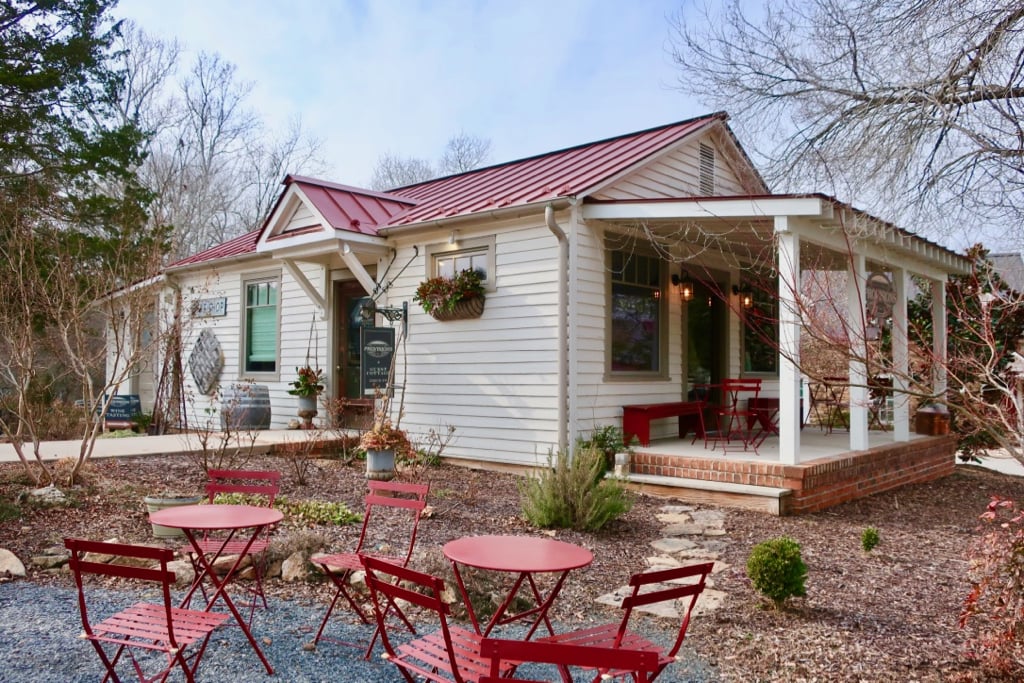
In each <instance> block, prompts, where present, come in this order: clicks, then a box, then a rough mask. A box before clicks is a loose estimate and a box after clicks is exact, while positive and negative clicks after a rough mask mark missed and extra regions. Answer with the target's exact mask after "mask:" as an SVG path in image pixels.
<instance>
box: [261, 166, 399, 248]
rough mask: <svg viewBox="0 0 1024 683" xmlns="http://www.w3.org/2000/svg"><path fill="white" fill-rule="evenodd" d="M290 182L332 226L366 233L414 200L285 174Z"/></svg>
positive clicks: (382, 223) (373, 233)
mask: <svg viewBox="0 0 1024 683" xmlns="http://www.w3.org/2000/svg"><path fill="white" fill-rule="evenodd" d="M293 183H294V184H295V185H296V186H298V187H299V188H300V189H301V190H302V193H303V194H304V195H305V196H306V197H307V198H309V201H310V202H311V203H312V204H313V206H315V207H316V209H317V211H319V212H320V213H321V215H323V217H324V218H325V219H327V222H328V223H330V224H331V227H333V228H336V229H338V230H352V231H355V232H361V233H364V234H367V235H376V234H377V230H376V228H378V227H380V226H383V225H387V223H388V222H389V221H390V220H391V219H392V218H393V217H394V216H396V215H398V214H400V213H402V212H403V211H405V210H407V209H409V208H410V207H412V206H415V204H416V201H415V200H413V199H409V198H407V197H399V196H396V195H392V194H385V193H382V192H373V191H372V190H364V189H362V188H358V187H349V186H348V185H338V184H336V183H328V182H324V181H322V180H316V179H315V178H304V177H302V176H288V177H287V178H285V179H284V184H285V185H286V186H287V185H290V184H293ZM282 195H283V193H282ZM271 213H273V212H271Z"/></svg>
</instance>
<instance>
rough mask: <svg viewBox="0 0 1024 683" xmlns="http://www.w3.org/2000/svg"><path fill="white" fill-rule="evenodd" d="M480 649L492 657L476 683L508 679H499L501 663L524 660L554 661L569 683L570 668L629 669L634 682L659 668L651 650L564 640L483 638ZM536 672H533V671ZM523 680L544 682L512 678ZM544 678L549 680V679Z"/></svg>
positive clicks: (535, 681)
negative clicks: (572, 643) (599, 645)
mask: <svg viewBox="0 0 1024 683" xmlns="http://www.w3.org/2000/svg"><path fill="white" fill-rule="evenodd" d="M480 651H481V653H482V654H483V656H485V657H490V658H491V669H490V672H489V673H488V675H486V676H484V677H483V678H481V679H480V681H479V683H500V682H501V681H507V680H510V679H509V678H508V677H505V678H502V677H500V676H499V673H500V672H501V670H502V667H501V663H502V662H508V663H510V664H516V665H517V667H516V668H517V669H518V667H519V666H521V665H522V664H524V663H526V662H535V663H541V664H553V665H555V666H557V667H558V669H559V672H560V673H561V675H562V679H563V680H564V681H566V683H571V681H572V678H571V677H570V676H569V667H578V668H585V669H595V668H596V669H597V671H598V676H599V677H601V676H603V675H604V672H607V671H612V670H614V671H616V672H628V674H629V675H630V676H632V678H633V680H634V681H635V682H636V683H648V681H650V680H652V678H651V676H653V675H654V674H655V673H656V672H657V671H658V668H659V664H658V653H657V652H654V651H653V650H627V649H625V648H621V647H592V646H588V645H569V644H566V643H543V642H539V641H536V640H501V639H497V638H484V640H483V642H482V643H481V645H480ZM533 675H535V674H533ZM514 680H517V681H523V682H524V683H545V681H543V680H540V679H531V678H520V677H518V676H516V677H514ZM545 680H548V681H549V680H551V679H550V678H548V679H545Z"/></svg>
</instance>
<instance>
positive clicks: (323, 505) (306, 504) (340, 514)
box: [274, 498, 362, 526]
mask: <svg viewBox="0 0 1024 683" xmlns="http://www.w3.org/2000/svg"><path fill="white" fill-rule="evenodd" d="M274 507H276V508H278V509H279V510H281V511H282V512H284V513H285V514H286V515H288V516H290V517H295V518H299V519H302V520H304V521H305V522H308V523H310V524H334V525H337V526H345V525H346V524H352V523H353V522H358V521H360V520H362V517H361V516H360V515H359V514H357V513H355V512H352V511H351V510H350V509H349V508H348V506H347V505H345V504H344V503H332V502H329V501H326V500H299V501H295V502H292V501H289V500H285V499H283V498H278V499H277V500H276V501H275V503H274Z"/></svg>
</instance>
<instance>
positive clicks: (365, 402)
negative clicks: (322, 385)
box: [333, 281, 373, 427]
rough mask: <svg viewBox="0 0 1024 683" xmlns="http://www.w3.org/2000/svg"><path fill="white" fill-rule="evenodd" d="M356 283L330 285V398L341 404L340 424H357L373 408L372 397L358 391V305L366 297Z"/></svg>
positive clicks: (360, 323) (360, 320)
mask: <svg viewBox="0 0 1024 683" xmlns="http://www.w3.org/2000/svg"><path fill="white" fill-rule="evenodd" d="M367 298H368V297H367V296H366V292H365V291H363V288H362V286H360V285H359V283H358V282H354V281H346V282H336V283H335V284H334V321H335V329H334V383H333V386H334V398H336V399H338V403H339V404H340V406H341V407H342V411H341V412H342V414H341V415H338V416H336V417H337V418H338V419H340V420H341V422H342V423H343V425H344V426H350V427H359V426H361V425H362V423H363V422H364V421H365V419H366V417H367V415H368V413H369V412H371V411H372V409H373V399H367V398H365V397H364V396H363V395H362V394H361V393H360V391H359V373H360V370H361V366H360V355H359V349H360V346H359V334H360V331H361V329H362V325H363V319H362V317H361V316H360V315H359V311H360V308H361V307H362V304H363V302H364V301H366V300H367Z"/></svg>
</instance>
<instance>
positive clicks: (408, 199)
mask: <svg viewBox="0 0 1024 683" xmlns="http://www.w3.org/2000/svg"><path fill="white" fill-rule="evenodd" d="M726 118H727V116H726V114H725V113H723V112H718V113H715V114H710V115H708V116H702V117H699V118H695V119H689V120H687V121H680V122H679V123H672V124H668V125H665V126H659V127H657V128H649V129H647V130H642V131H639V132H636V133H629V134H627V135H620V136H618V137H614V138H608V139H606V140H600V141H598V142H591V143H587V144H584V145H578V146H576V147H569V148H566V149H562V150H558V151H555V152H548V153H547V154H540V155H537V156H533V157H528V158H526V159H520V160H518V161H510V162H507V163H504V164H498V165H496V166H489V167H487V168H481V169H477V170H474V171H468V172H466V173H460V174H458V175H452V176H446V177H444V178H437V179H435V180H428V181H426V182H423V183H418V184H416V185H409V186H406V187H401V188H397V189H394V190H391V191H390V192H373V191H372V190H364V189H362V188H357V187H350V186H348V185H339V184H337V183H330V182H326V181H323V180H316V179H315V178H306V177H303V176H291V175H289V176H287V177H286V178H285V180H284V184H285V186H286V187H287V186H288V185H292V184H295V185H296V186H298V188H299V189H301V191H302V193H303V195H304V196H305V197H307V198H308V199H309V201H310V203H312V204H313V206H315V207H316V209H317V211H319V212H320V213H321V215H323V217H324V218H325V219H326V220H327V221H328V222H329V223H330V224H331V227H332V228H335V229H338V230H349V231H354V232H360V233H363V234H368V235H376V234H377V231H378V229H380V228H386V227H398V226H403V225H411V224H414V223H418V222H421V221H431V220H437V219H440V218H446V217H450V216H459V215H468V214H472V213H475V212H478V211H488V210H493V209H498V208H505V207H509V206H516V205H524V204H531V203H535V202H541V201H544V200H547V199H555V198H558V197H566V196H573V195H578V194H580V193H582V192H584V191H586V190H589V189H592V188H595V187H597V186H600V185H601V184H603V183H605V182H607V181H609V180H610V179H612V178H614V177H615V176H616V175H618V174H619V173H622V172H623V171H625V170H627V169H629V168H631V167H632V166H634V165H636V164H638V163H640V162H642V161H644V160H645V159H648V158H649V157H651V156H653V155H656V154H658V153H659V152H661V151H662V150H664V149H665V148H666V147H669V146H671V145H673V144H675V143H677V142H679V141H680V140H682V139H683V138H685V137H686V136H688V135H691V134H692V133H694V132H695V131H697V130H698V129H700V128H702V127H704V126H707V125H708V124H711V123H713V122H715V121H724V120H725V119H726ZM286 192H287V189H286V190H285V191H284V192H282V193H281V195H280V196H279V197H278V199H277V203H276V204H275V205H274V208H273V209H272V210H271V212H270V213H271V215H273V214H274V212H275V211H276V210H277V208H278V207H279V206H280V204H281V201H282V200H283V199H284V196H285V194H286ZM268 221H269V217H268ZM268 228H269V225H268V224H267V223H265V224H264V226H263V228H262V229H261V230H257V231H254V232H250V233H247V234H245V235H242V236H241V237H236V238H235V239H233V240H230V241H228V242H225V243H223V244H220V245H218V246H216V247H213V248H211V249H207V250H206V251H203V252H200V253H198V254H194V255H192V256H189V257H188V258H185V259H182V260H181V261H178V262H176V263H174V264H172V266H174V267H177V266H184V265H190V264H195V263H201V262H204V261H212V260H215V259H220V258H227V257H230V256H238V255H240V254H245V253H249V252H253V251H255V249H256V243H257V240H258V238H259V235H260V233H261V232H262V230H266V229H268Z"/></svg>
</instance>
